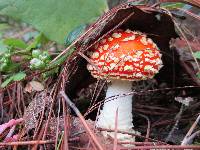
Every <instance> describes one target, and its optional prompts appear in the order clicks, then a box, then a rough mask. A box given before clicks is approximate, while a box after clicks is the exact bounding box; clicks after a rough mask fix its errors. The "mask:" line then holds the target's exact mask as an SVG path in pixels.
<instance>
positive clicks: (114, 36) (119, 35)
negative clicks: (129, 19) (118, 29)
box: [112, 33, 122, 38]
mask: <svg viewBox="0 0 200 150" xmlns="http://www.w3.org/2000/svg"><path fill="white" fill-rule="evenodd" d="M121 36H122V34H121V33H113V34H112V37H113V38H120V37H121Z"/></svg>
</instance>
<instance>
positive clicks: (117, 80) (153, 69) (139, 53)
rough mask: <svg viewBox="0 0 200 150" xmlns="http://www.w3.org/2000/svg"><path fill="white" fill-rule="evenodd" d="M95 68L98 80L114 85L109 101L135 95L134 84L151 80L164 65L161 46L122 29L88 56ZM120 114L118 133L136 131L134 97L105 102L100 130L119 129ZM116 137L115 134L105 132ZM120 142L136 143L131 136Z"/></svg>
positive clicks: (98, 123) (108, 95)
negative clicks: (119, 95) (133, 113)
mask: <svg viewBox="0 0 200 150" xmlns="http://www.w3.org/2000/svg"><path fill="white" fill-rule="evenodd" d="M88 54H89V56H90V59H91V62H92V63H93V64H88V65H87V68H88V70H89V71H90V72H91V74H92V76H93V77H95V78H101V79H106V80H109V81H111V85H109V86H108V89H107V92H106V99H107V98H109V97H112V96H113V95H116V94H124V93H128V92H131V91H132V90H131V88H132V82H131V81H140V80H146V79H151V78H153V77H154V75H155V74H156V73H158V71H159V70H160V68H161V67H162V66H163V65H162V60H161V54H160V52H159V49H158V47H157V45H156V44H155V43H154V42H153V41H152V40H151V39H150V38H147V37H146V35H145V34H143V33H141V32H136V31H131V30H129V29H127V30H126V31H123V30H121V29H118V30H115V31H114V32H112V33H110V34H109V35H107V36H106V37H105V38H104V39H102V40H101V41H100V42H98V43H97V44H96V45H95V46H94V48H93V49H92V50H91V51H90V52H89V53H88ZM117 110H118V120H117V129H118V130H122V131H128V132H133V133H135V131H134V130H133V129H132V128H133V123H132V121H133V120H132V96H131V95H128V96H125V97H118V98H116V99H114V100H111V101H105V102H104V106H103V109H102V110H101V111H100V115H99V116H98V117H97V123H96V126H97V127H100V128H107V129H115V117H116V111H117ZM103 134H104V135H105V136H106V135H107V134H109V135H110V136H111V137H114V133H112V132H110V133H108V132H103ZM117 138H118V140H121V141H135V138H134V137H132V136H130V135H127V134H120V133H118V134H117Z"/></svg>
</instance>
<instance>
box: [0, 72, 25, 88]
mask: <svg viewBox="0 0 200 150" xmlns="http://www.w3.org/2000/svg"><path fill="white" fill-rule="evenodd" d="M25 77H26V74H25V73H24V72H18V73H16V74H14V75H12V76H10V77H9V78H7V79H6V80H5V81H4V82H3V83H2V84H1V88H4V87H6V86H7V85H8V84H9V83H11V82H12V81H20V80H22V79H24V78H25Z"/></svg>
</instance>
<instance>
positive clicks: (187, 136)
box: [181, 114, 200, 145]
mask: <svg viewBox="0 0 200 150" xmlns="http://www.w3.org/2000/svg"><path fill="white" fill-rule="evenodd" d="M199 121H200V114H199V116H198V117H197V119H196V120H195V122H194V123H193V124H192V126H191V128H190V130H189V131H188V132H187V134H186V136H185V137H184V139H183V141H182V143H181V145H187V144H189V143H190V142H191V140H192V139H193V138H194V135H197V134H199V131H197V132H195V133H194V134H192V132H193V131H194V129H195V127H196V126H197V124H198V122H199ZM190 137H193V138H192V139H191V138H190Z"/></svg>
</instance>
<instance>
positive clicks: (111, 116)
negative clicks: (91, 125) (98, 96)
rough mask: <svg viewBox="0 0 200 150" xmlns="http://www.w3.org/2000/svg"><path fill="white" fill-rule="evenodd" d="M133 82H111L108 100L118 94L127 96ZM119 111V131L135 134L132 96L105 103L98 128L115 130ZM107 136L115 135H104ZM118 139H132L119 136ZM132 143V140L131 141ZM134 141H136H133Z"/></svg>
mask: <svg viewBox="0 0 200 150" xmlns="http://www.w3.org/2000/svg"><path fill="white" fill-rule="evenodd" d="M131 87H132V82H130V81H126V80H111V85H109V86H108V90H107V93H106V99H107V98H111V97H112V96H114V95H116V94H125V93H128V92H131ZM117 109H118V120H117V129H118V130H122V131H128V132H129V131H131V132H133V131H134V130H133V129H132V128H133V123H132V95H127V96H123V97H120V96H119V97H117V98H116V99H114V100H109V101H107V100H106V101H105V102H104V106H103V109H102V110H101V111H100V115H99V116H98V118H97V123H96V126H97V127H101V128H107V129H115V117H116V111H117ZM103 134H104V135H105V136H106V135H108V134H109V135H110V136H112V137H114V133H107V132H104V133H103ZM117 136H118V139H121V140H123V141H124V140H125V139H130V138H132V137H131V136H129V135H123V134H118V135H117ZM129 141H130V140H129ZM131 141H134V140H131Z"/></svg>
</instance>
